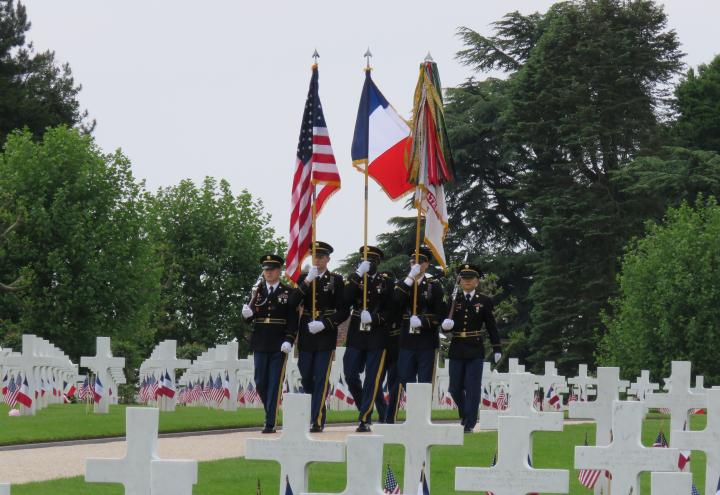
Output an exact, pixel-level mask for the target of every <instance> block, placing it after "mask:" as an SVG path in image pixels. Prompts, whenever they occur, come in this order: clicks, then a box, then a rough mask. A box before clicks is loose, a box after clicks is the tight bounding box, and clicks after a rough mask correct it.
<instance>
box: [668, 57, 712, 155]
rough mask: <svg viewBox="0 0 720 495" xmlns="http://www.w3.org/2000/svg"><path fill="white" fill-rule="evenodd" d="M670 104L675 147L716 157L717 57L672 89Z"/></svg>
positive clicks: (689, 73) (692, 72)
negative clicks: (703, 152)
mask: <svg viewBox="0 0 720 495" xmlns="http://www.w3.org/2000/svg"><path fill="white" fill-rule="evenodd" d="M674 103H675V110H676V111H677V113H678V116H677V119H676V121H675V122H674V126H673V127H674V129H673V130H674V132H675V135H676V136H677V139H678V140H679V143H680V144H681V145H683V146H686V147H688V148H694V149H702V150H709V151H715V152H717V153H720V55H718V56H716V57H715V58H714V59H713V60H712V62H710V63H709V64H703V65H701V66H699V67H698V68H697V71H695V69H692V68H691V69H690V70H689V71H688V73H687V74H686V75H685V78H684V79H683V80H682V81H680V83H679V84H678V85H677V87H676V88H675V102H674Z"/></svg>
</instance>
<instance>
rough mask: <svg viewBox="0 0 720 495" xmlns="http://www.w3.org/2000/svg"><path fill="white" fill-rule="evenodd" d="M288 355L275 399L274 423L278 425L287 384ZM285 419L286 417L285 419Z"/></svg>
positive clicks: (284, 361) (281, 372)
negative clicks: (283, 392) (284, 387)
mask: <svg viewBox="0 0 720 495" xmlns="http://www.w3.org/2000/svg"><path fill="white" fill-rule="evenodd" d="M287 360H288V355H287V354H285V357H284V358H283V365H282V370H281V371H280V382H279V383H278V391H277V398H276V399H275V421H274V422H273V425H277V417H278V412H280V403H281V402H282V389H283V385H284V384H285V367H286V366H287ZM283 421H284V419H283Z"/></svg>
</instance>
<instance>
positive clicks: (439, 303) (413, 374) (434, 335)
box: [394, 246, 445, 389]
mask: <svg viewBox="0 0 720 495" xmlns="http://www.w3.org/2000/svg"><path fill="white" fill-rule="evenodd" d="M432 256H433V254H432V251H430V249H428V248H427V247H425V246H422V247H421V248H420V257H419V263H415V253H414V252H413V253H411V254H410V265H411V268H410V273H408V276H407V277H405V279H404V280H401V281H399V282H398V283H396V284H395V292H394V300H395V304H397V305H398V306H399V308H400V309H401V311H402V326H401V329H400V353H399V355H398V364H397V366H398V374H399V377H400V383H401V385H402V387H403V389H405V388H407V383H408V382H411V383H414V382H419V383H432V381H433V378H434V374H435V355H436V349H437V348H438V347H439V342H440V340H439V337H438V329H439V326H440V322H441V321H442V319H443V317H444V314H445V303H444V302H443V288H442V285H441V284H440V282H439V281H438V280H437V279H428V278H427V277H426V276H425V272H426V270H427V269H428V266H430V259H431V258H432ZM416 285H417V307H416V311H415V313H413V298H414V291H415V286H416Z"/></svg>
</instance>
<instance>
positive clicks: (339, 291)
mask: <svg viewBox="0 0 720 495" xmlns="http://www.w3.org/2000/svg"><path fill="white" fill-rule="evenodd" d="M306 276H307V274H305V273H303V274H302V275H300V279H299V280H298V286H297V288H296V289H295V290H294V291H292V292H291V293H290V305H291V306H293V307H298V306H302V314H301V315H300V325H299V338H298V349H300V350H301V351H311V352H315V351H332V350H334V349H335V347H336V345H337V335H338V326H339V325H340V324H341V323H342V322H344V321H345V320H346V319H347V317H348V309H347V305H346V304H345V298H344V296H343V291H344V288H345V284H344V282H343V278H342V275H340V274H338V273H331V272H329V271H326V272H325V273H324V274H323V275H322V276H321V277H318V278H316V279H315V285H316V295H315V309H316V311H317V313H318V314H317V318H316V319H317V320H318V321H321V322H322V323H323V325H325V328H324V329H323V330H322V331H321V332H318V333H316V334H315V335H313V334H311V333H310V331H309V330H308V323H309V322H311V321H312V320H313V318H312V315H311V314H310V313H311V312H312V286H313V284H312V283H310V284H307V283H305V277H306Z"/></svg>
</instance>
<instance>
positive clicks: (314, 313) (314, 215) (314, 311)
mask: <svg viewBox="0 0 720 495" xmlns="http://www.w3.org/2000/svg"><path fill="white" fill-rule="evenodd" d="M312 56H313V58H314V59H315V63H313V65H312V69H313V70H315V69H316V68H317V66H318V58H320V55H319V54H318V52H317V50H315V51H314V52H313V55H312ZM311 160H312V159H311ZM312 172H313V171H312V168H311V169H310V182H311V184H312V263H315V254H316V250H315V241H316V239H317V238H316V236H315V227H316V220H317V205H316V203H315V200H316V199H317V198H316V188H315V183H314V182H312V180H313V176H312V175H313V173H312ZM312 263H311V264H312ZM316 288H317V282H316V279H313V281H312V313H311V316H312V319H313V320H315V319H316V318H317V308H316V306H317V301H316V297H315V292H316Z"/></svg>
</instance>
